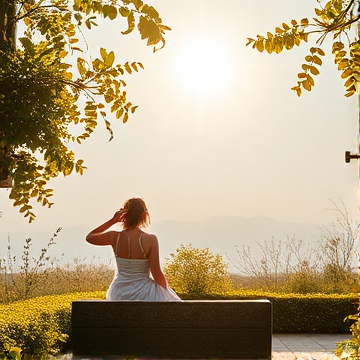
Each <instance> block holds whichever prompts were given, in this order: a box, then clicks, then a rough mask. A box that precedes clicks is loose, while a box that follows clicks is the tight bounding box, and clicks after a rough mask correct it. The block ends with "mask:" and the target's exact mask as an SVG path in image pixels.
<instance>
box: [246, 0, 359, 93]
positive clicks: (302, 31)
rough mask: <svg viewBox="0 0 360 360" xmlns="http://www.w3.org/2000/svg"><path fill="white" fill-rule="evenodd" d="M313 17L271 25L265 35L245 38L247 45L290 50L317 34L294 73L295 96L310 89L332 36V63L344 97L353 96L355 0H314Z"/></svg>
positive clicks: (356, 59) (356, 51) (356, 69)
mask: <svg viewBox="0 0 360 360" xmlns="http://www.w3.org/2000/svg"><path fill="white" fill-rule="evenodd" d="M317 2H318V7H317V8H315V17H313V18H312V19H308V18H304V19H301V20H300V21H299V22H298V21H296V20H291V22H290V23H289V24H288V23H282V24H281V25H280V26H278V27H276V28H275V31H274V32H273V33H271V32H267V34H266V36H263V35H257V37H256V39H252V38H248V43H247V45H252V47H253V49H257V50H258V51H260V52H263V51H264V50H265V51H267V52H268V53H269V54H271V53H273V52H274V53H277V54H278V53H280V52H281V51H283V50H284V49H286V50H291V49H292V48H294V47H295V46H300V45H301V44H302V43H304V42H305V43H307V42H308V39H309V37H310V36H317V39H316V41H315V44H314V46H311V47H310V49H309V54H308V55H306V56H305V62H304V63H303V64H302V65H301V68H302V70H301V71H300V72H299V73H298V80H297V85H295V86H294V87H293V88H292V90H294V91H296V93H297V95H298V96H300V95H301V94H302V90H303V89H305V90H307V91H311V89H312V87H313V86H314V85H315V82H314V76H316V75H319V73H320V68H321V65H322V63H323V59H322V58H323V57H324V56H325V51H324V50H323V49H322V45H323V42H324V40H325V38H326V37H328V36H329V35H330V34H331V35H332V39H333V41H332V55H333V56H334V61H335V64H336V65H337V68H338V70H339V71H340V72H341V78H342V79H343V80H344V86H345V96H347V97H349V96H352V95H354V93H355V92H356V91H357V84H358V81H359V80H360V38H359V32H358V28H357V27H358V21H359V19H360V8H359V7H360V5H359V1H358V0H330V1H323V0H317Z"/></svg>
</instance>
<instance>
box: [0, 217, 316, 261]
mask: <svg viewBox="0 0 360 360" xmlns="http://www.w3.org/2000/svg"><path fill="white" fill-rule="evenodd" d="M54 230H55V229H54ZM90 230H91V229H90V228H88V227H87V226H76V227H69V228H66V227H64V228H63V229H62V231H61V232H60V233H59V235H58V237H57V238H56V243H57V244H56V245H54V246H53V247H52V248H51V250H50V251H49V254H50V255H51V256H53V257H58V258H59V257H61V256H62V254H64V258H65V260H68V261H72V259H73V258H80V259H84V258H86V261H90V260H91V259H92V258H94V261H99V260H98V259H97V258H100V259H101V261H107V262H108V261H110V259H112V252H111V249H110V247H108V246H104V247H101V246H93V245H90V244H88V243H86V241H85V236H86V234H87V233H88V232H89V231H90ZM149 232H151V233H154V234H156V235H157V236H158V239H159V242H160V256H161V259H164V258H165V257H168V256H169V254H170V253H172V252H175V251H176V249H177V248H178V247H180V244H190V243H191V244H192V245H193V246H194V247H199V248H205V247H208V248H209V249H210V251H211V252H213V253H218V254H221V255H223V256H226V255H228V256H229V257H230V258H231V257H233V256H236V255H235V254H236V248H235V246H238V247H240V248H241V247H242V246H243V245H249V246H251V249H252V251H253V252H254V254H256V251H257V249H258V246H257V243H263V242H264V241H265V240H266V241H270V240H271V238H272V237H274V238H275V239H281V240H285V239H286V237H293V236H295V237H296V239H301V240H303V241H304V243H311V242H314V241H315V239H316V238H319V237H320V234H321V225H320V224H319V225H317V224H311V223H290V222H282V221H278V220H274V219H271V218H267V217H260V216H259V217H254V218H245V217H235V216H222V217H220V216H217V217H213V218H211V219H209V220H207V221H205V222H183V221H176V220H167V221H161V222H154V223H152V224H151V226H150V228H149ZM8 236H9V237H10V242H11V252H12V255H16V256H18V257H19V256H21V252H22V249H23V246H24V244H25V239H26V238H31V239H32V244H33V246H32V249H31V254H32V255H33V256H35V257H36V256H38V254H40V251H41V249H42V248H44V247H45V246H46V244H47V242H48V240H49V239H50V238H51V236H52V233H49V232H34V233H22V232H13V233H10V234H7V233H6V232H3V231H0V258H4V257H6V256H7V254H6V253H7V238H8Z"/></svg>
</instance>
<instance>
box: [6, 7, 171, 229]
mask: <svg viewBox="0 0 360 360" xmlns="http://www.w3.org/2000/svg"><path fill="white" fill-rule="evenodd" d="M99 18H104V19H107V20H114V19H124V20H125V23H124V30H123V31H122V34H129V33H131V32H132V31H133V30H134V29H135V28H136V29H137V31H138V32H139V34H140V37H141V39H143V40H146V44H147V45H150V46H154V51H156V50H158V49H160V48H162V47H163V46H164V45H165V39H164V33H165V31H166V30H170V29H169V28H168V27H167V26H165V25H163V24H162V20H161V18H160V17H159V14H158V12H157V11H156V10H155V9H154V8H153V7H152V6H149V5H147V4H145V3H143V2H142V1H141V0H111V1H102V0H97V1H94V0H75V1H71V2H70V1H68V0H10V1H7V2H1V3H0V33H2V34H4V35H5V36H4V38H1V39H0V180H4V179H6V178H7V177H9V178H11V179H12V188H11V192H10V195H9V197H10V199H12V200H13V204H14V206H19V207H20V209H19V210H20V212H21V213H24V216H25V217H29V222H31V221H33V220H34V219H35V214H34V212H33V206H32V205H31V201H32V199H34V200H36V201H37V202H38V203H40V204H41V205H43V206H48V207H50V206H51V205H52V203H51V202H50V201H49V198H50V197H51V196H52V193H53V191H52V189H49V188H46V185H47V183H48V181H49V180H50V179H51V178H54V177H57V176H58V175H59V174H60V173H62V174H63V175H64V176H67V175H69V174H70V173H72V171H73V170H75V171H76V172H77V173H79V174H82V173H83V171H84V169H85V166H84V164H83V163H84V162H83V160H81V159H76V158H75V154H74V153H73V151H72V150H70V149H69V148H68V145H69V144H70V143H72V142H76V143H79V144H81V143H82V142H83V141H84V140H86V139H87V138H88V137H89V136H90V135H91V133H92V132H93V131H94V130H95V129H96V127H97V126H98V121H99V119H101V121H102V122H103V124H104V126H105V127H106V129H107V130H108V131H109V140H111V139H112V138H113V131H112V129H111V124H110V116H111V115H110V114H111V113H113V114H114V115H112V116H114V117H115V118H116V119H119V120H121V121H122V122H124V123H125V122H127V120H128V117H129V114H131V113H134V111H135V110H136V108H137V106H135V105H133V104H132V103H131V102H130V101H129V100H128V99H127V94H126V91H125V87H126V83H125V81H124V78H123V75H124V74H132V73H133V72H137V71H139V69H143V68H144V67H143V65H142V64H141V63H139V62H131V63H130V62H126V63H125V64H116V63H115V54H114V52H113V51H108V50H106V49H104V48H100V51H99V57H98V58H96V59H92V58H91V57H90V56H89V55H87V54H88V51H87V50H88V49H87V43H86V39H85V38H84V33H83V31H82V29H83V28H84V26H86V27H87V28H88V29H96V26H97V19H99ZM19 24H21V25H22V26H24V27H25V31H24V34H21V37H20V38H19V39H16V38H15V30H16V28H17V27H18V25H19Z"/></svg>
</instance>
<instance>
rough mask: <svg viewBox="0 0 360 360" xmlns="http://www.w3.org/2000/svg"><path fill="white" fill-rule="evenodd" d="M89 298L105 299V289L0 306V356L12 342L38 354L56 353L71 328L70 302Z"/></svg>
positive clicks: (29, 352) (27, 351)
mask: <svg viewBox="0 0 360 360" xmlns="http://www.w3.org/2000/svg"><path fill="white" fill-rule="evenodd" d="M89 298H93V299H94V298H95V299H104V298H105V292H104V291H97V292H79V293H71V294H63V295H50V296H42V297H37V298H33V299H29V300H25V301H16V302H13V303H10V304H7V305H0V358H1V354H4V352H5V351H6V350H9V347H14V346H15V345H16V346H17V347H19V348H21V349H22V350H23V351H24V352H25V353H28V354H35V355H39V356H43V355H47V354H54V353H57V352H59V351H60V350H61V348H62V346H63V345H64V344H65V343H66V342H67V341H68V339H69V334H70V331H71V303H72V302H73V301H75V300H81V299H89Z"/></svg>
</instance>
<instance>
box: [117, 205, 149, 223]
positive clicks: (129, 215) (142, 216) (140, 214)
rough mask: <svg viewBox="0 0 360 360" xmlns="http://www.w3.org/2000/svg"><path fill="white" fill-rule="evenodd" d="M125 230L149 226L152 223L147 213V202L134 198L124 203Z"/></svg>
mask: <svg viewBox="0 0 360 360" xmlns="http://www.w3.org/2000/svg"><path fill="white" fill-rule="evenodd" d="M124 210H126V212H125V214H124V218H123V219H121V220H122V221H123V226H124V229H131V228H134V227H136V226H147V225H149V223H150V215H149V213H148V211H147V208H146V205H145V202H144V200H143V199H140V198H132V199H129V200H126V201H125V203H124Z"/></svg>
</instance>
